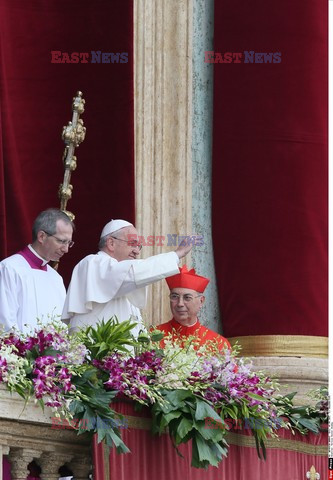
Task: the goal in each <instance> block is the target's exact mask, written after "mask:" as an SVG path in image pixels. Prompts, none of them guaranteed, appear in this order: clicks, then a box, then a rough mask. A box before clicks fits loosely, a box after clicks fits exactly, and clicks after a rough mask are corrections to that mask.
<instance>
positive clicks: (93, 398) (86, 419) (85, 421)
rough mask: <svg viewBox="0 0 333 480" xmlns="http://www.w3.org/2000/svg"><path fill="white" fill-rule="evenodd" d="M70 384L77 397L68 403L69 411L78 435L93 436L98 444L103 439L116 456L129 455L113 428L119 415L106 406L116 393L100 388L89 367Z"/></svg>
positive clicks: (95, 371) (120, 417)
mask: <svg viewBox="0 0 333 480" xmlns="http://www.w3.org/2000/svg"><path fill="white" fill-rule="evenodd" d="M73 383H74V385H75V386H76V388H77V397H76V399H75V400H73V401H72V402H71V403H70V406H69V409H70V412H71V414H72V415H73V418H75V420H76V425H77V427H78V434H81V433H87V432H88V433H89V434H93V433H97V434H98V442H101V441H102V440H104V441H105V442H106V444H107V445H109V446H113V445H114V446H115V447H116V448H117V451H118V453H127V452H129V449H128V448H127V447H126V445H125V444H124V442H123V441H122V439H121V434H120V432H119V429H118V428H117V426H116V425H118V423H119V422H118V420H119V419H122V416H121V415H120V414H118V413H117V412H115V411H114V410H113V409H112V408H111V407H110V404H111V402H112V400H113V399H114V398H115V396H116V395H117V392H116V391H106V390H105V389H104V386H103V381H102V378H100V376H99V371H98V370H97V369H96V368H95V367H92V366H91V367H90V368H89V369H86V370H85V371H84V372H83V373H82V375H81V376H77V377H75V378H74V379H73ZM103 426H104V427H105V426H106V428H102V427H103Z"/></svg>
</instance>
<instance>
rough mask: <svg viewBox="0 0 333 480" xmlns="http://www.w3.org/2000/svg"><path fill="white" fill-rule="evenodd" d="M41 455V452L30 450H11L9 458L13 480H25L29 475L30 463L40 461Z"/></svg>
mask: <svg viewBox="0 0 333 480" xmlns="http://www.w3.org/2000/svg"><path fill="white" fill-rule="evenodd" d="M41 453H42V452H41V451H40V450H35V449H29V448H10V450H9V456H8V458H9V461H10V464H11V477H12V480H25V479H26V478H27V475H28V473H29V472H28V465H29V463H30V462H32V460H34V459H38V458H39V457H40V455H41ZM50 480H51V479H50Z"/></svg>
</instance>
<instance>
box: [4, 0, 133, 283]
mask: <svg viewBox="0 0 333 480" xmlns="http://www.w3.org/2000/svg"><path fill="white" fill-rule="evenodd" d="M0 32H1V33H0V35H1V37H0V41H1V45H0V48H1V50H0V55H1V64H0V81H1V93H0V94H1V97H0V102H1V103H0V122H1V133H2V135H1V137H0V142H1V143H0V235H1V238H0V258H1V259H2V258H4V257H6V256H8V255H11V254H13V253H15V252H16V251H17V250H19V249H20V248H21V247H22V246H23V245H25V244H26V243H28V242H29V241H30V240H31V224H32V222H33V220H34V218H35V217H36V215H37V214H38V213H39V212H40V211H41V210H43V209H45V208H48V207H58V206H59V200H58V197H57V191H58V186H59V184H60V183H61V182H62V178H63V166H62V154H63V150H64V143H63V142H62V140H61V131H62V126H63V125H65V124H67V123H68V121H69V120H71V118H72V112H71V101H72V97H73V96H74V95H75V93H76V91H77V90H81V91H82V92H83V96H84V98H85V100H86V111H85V113H84V114H83V115H82V119H83V120H84V123H85V126H86V128H87V134H86V139H85V141H84V142H83V143H82V144H81V145H80V146H79V148H78V149H76V155H77V157H78V167H77V170H76V171H75V172H74V173H73V175H72V184H73V186H74V191H73V198H72V200H70V201H69V203H68V210H70V211H72V212H73V213H74V214H75V215H76V226H77V231H76V233H75V235H74V240H75V246H74V248H73V249H72V250H71V251H70V253H69V254H68V255H66V256H65V257H64V258H63V259H62V261H61V263H60V267H59V273H61V274H62V275H63V276H64V277H65V280H66V281H68V280H69V278H70V273H71V271H72V269H73V267H74V265H75V264H76V263H77V262H78V261H79V260H80V259H81V258H82V257H83V256H85V255H86V254H88V253H92V252H94V251H96V250H97V243H98V240H99V235H100V231H101V229H102V226H103V225H104V224H105V223H106V222H107V221H109V220H110V219H111V218H126V219H128V220H130V221H134V141H133V138H134V131H133V1H132V0H112V1H110V0H95V1H93V2H90V1H82V0H71V1H70V2H69V1H68V0H48V1H47V2H45V1H44V0H30V1H29V2H27V1H26V0H0ZM52 51H60V52H66V53H69V54H71V53H72V52H77V53H88V54H89V56H88V57H85V58H86V59H87V63H52V62H51V58H52V57H51V52H52ZM92 51H94V52H98V51H101V53H106V54H107V53H122V54H125V55H123V61H124V59H126V58H127V59H128V61H127V62H125V63H120V62H118V63H92V62H91V59H92V54H91V52H92ZM126 54H127V55H126ZM60 58H65V57H63V55H61V57H60ZM108 58H109V59H111V56H108Z"/></svg>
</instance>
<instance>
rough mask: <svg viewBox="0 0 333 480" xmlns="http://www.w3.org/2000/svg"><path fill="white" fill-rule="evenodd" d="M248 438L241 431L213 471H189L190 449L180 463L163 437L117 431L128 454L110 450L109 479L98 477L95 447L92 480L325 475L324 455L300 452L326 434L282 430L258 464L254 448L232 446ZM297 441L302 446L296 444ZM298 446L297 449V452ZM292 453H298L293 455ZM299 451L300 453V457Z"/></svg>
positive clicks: (127, 411)
mask: <svg viewBox="0 0 333 480" xmlns="http://www.w3.org/2000/svg"><path fill="white" fill-rule="evenodd" d="M114 408H116V409H117V411H119V412H120V413H122V414H124V415H130V416H132V417H133V416H135V417H138V418H139V419H141V420H142V419H145V418H150V415H149V411H148V410H146V409H145V410H144V411H143V412H142V413H138V412H135V411H134V410H133V406H132V405H131V404H128V403H119V404H115V405H114ZM244 435H245V436H246V437H252V436H251V433H250V432H249V430H242V431H241V432H240V433H239V434H237V435H236V441H235V439H234V440H232V441H230V443H232V444H231V445H230V449H229V454H228V457H227V458H225V459H224V460H223V461H222V463H221V464H220V466H219V467H218V468H215V467H209V468H208V469H207V470H202V469H196V468H193V467H191V444H190V443H187V444H184V445H181V446H180V449H179V450H180V452H181V454H182V455H183V458H182V457H180V456H179V455H177V452H176V450H175V448H174V446H173V445H172V442H171V440H170V438H169V436H168V435H162V436H161V437H157V436H152V434H151V432H150V431H149V430H144V429H142V426H141V427H130V428H125V429H124V430H122V438H123V440H124V442H125V444H126V445H127V446H128V447H129V448H130V450H131V453H128V454H117V453H116V450H115V449H114V448H113V449H111V450H110V457H109V461H110V464H109V469H110V473H109V477H107V476H106V475H104V474H102V468H103V461H104V457H103V455H104V454H103V448H102V446H101V445H100V444H97V443H95V448H94V459H95V462H96V463H95V468H96V470H95V472H94V473H95V476H94V478H95V480H114V479H117V480H128V479H129V478H130V479H133V480H146V479H159V480H169V479H170V478H172V479H174V480H185V479H186V480H230V479H235V480H236V479H237V480H275V479H277V478H288V479H294V478H295V479H296V478H297V479H298V478H299V479H300V478H306V473H307V472H308V471H309V470H310V468H311V466H312V465H314V466H315V468H316V471H317V472H319V473H320V475H321V478H324V475H325V474H326V471H327V457H326V453H325V454H324V455H323V454H322V453H321V454H319V453H318V454H311V453H303V452H304V451H306V450H307V445H309V446H310V448H313V446H314V445H317V446H318V447H319V446H321V447H324V448H325V447H326V446H327V433H321V434H320V435H313V434H310V435H307V436H305V437H304V436H302V435H300V434H298V433H296V434H295V435H293V434H292V433H291V432H289V431H286V430H282V429H281V430H279V437H280V439H281V447H275V448H268V449H267V460H266V461H263V460H260V459H259V458H258V456H257V451H256V448H255V447H254V446H242V445H236V442H237V438H238V437H239V440H240V441H241V437H244ZM297 442H301V443H297ZM297 446H298V447H297ZM297 448H299V450H298V451H297ZM302 450H303V452H302Z"/></svg>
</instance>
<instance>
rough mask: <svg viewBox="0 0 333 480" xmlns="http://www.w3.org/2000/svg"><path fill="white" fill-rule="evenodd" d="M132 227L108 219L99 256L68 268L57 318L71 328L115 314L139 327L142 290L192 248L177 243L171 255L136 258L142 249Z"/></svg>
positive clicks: (173, 267) (170, 270) (168, 271)
mask: <svg viewBox="0 0 333 480" xmlns="http://www.w3.org/2000/svg"><path fill="white" fill-rule="evenodd" d="M137 239H138V232H137V230H136V228H135V227H134V226H133V225H132V224H131V223H129V222H127V221H125V220H111V221H110V222H108V223H107V224H106V225H105V227H104V228H103V230H102V233H101V238H100V242H99V252H98V253H97V254H92V255H88V256H87V257H85V258H84V259H83V260H81V261H80V262H79V263H78V264H77V265H76V267H75V268H74V270H73V274H72V279H71V283H70V285H69V288H68V291H67V297H66V301H65V306H64V310H63V314H62V318H63V320H64V321H66V322H68V321H69V323H70V327H71V330H77V329H79V328H80V327H85V326H88V325H95V324H96V323H97V322H98V321H100V320H102V319H104V320H105V321H107V320H109V319H110V318H111V317H112V316H114V315H116V316H117V318H118V320H119V321H124V320H128V319H130V318H131V319H133V320H134V321H136V322H137V326H136V327H135V328H134V329H133V331H132V333H133V335H137V334H138V332H139V331H140V329H141V328H142V327H143V324H142V319H141V314H140V310H139V309H140V308H143V307H144V306H145V305H146V299H147V288H146V287H147V286H148V285H150V284H151V283H154V282H157V281H158V280H161V279H163V278H166V277H168V276H169V275H174V274H175V273H176V272H178V271H179V270H178V264H179V259H180V258H182V257H184V256H185V255H186V254H187V253H188V252H189V251H190V250H191V248H192V246H191V244H189V243H188V244H186V245H181V246H179V247H178V248H177V249H176V250H175V251H174V252H169V253H162V254H160V255H155V256H152V257H148V258H146V259H144V260H138V258H137V257H138V255H139V253H140V250H141V247H142V245H141V244H140V243H138V240H137Z"/></svg>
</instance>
